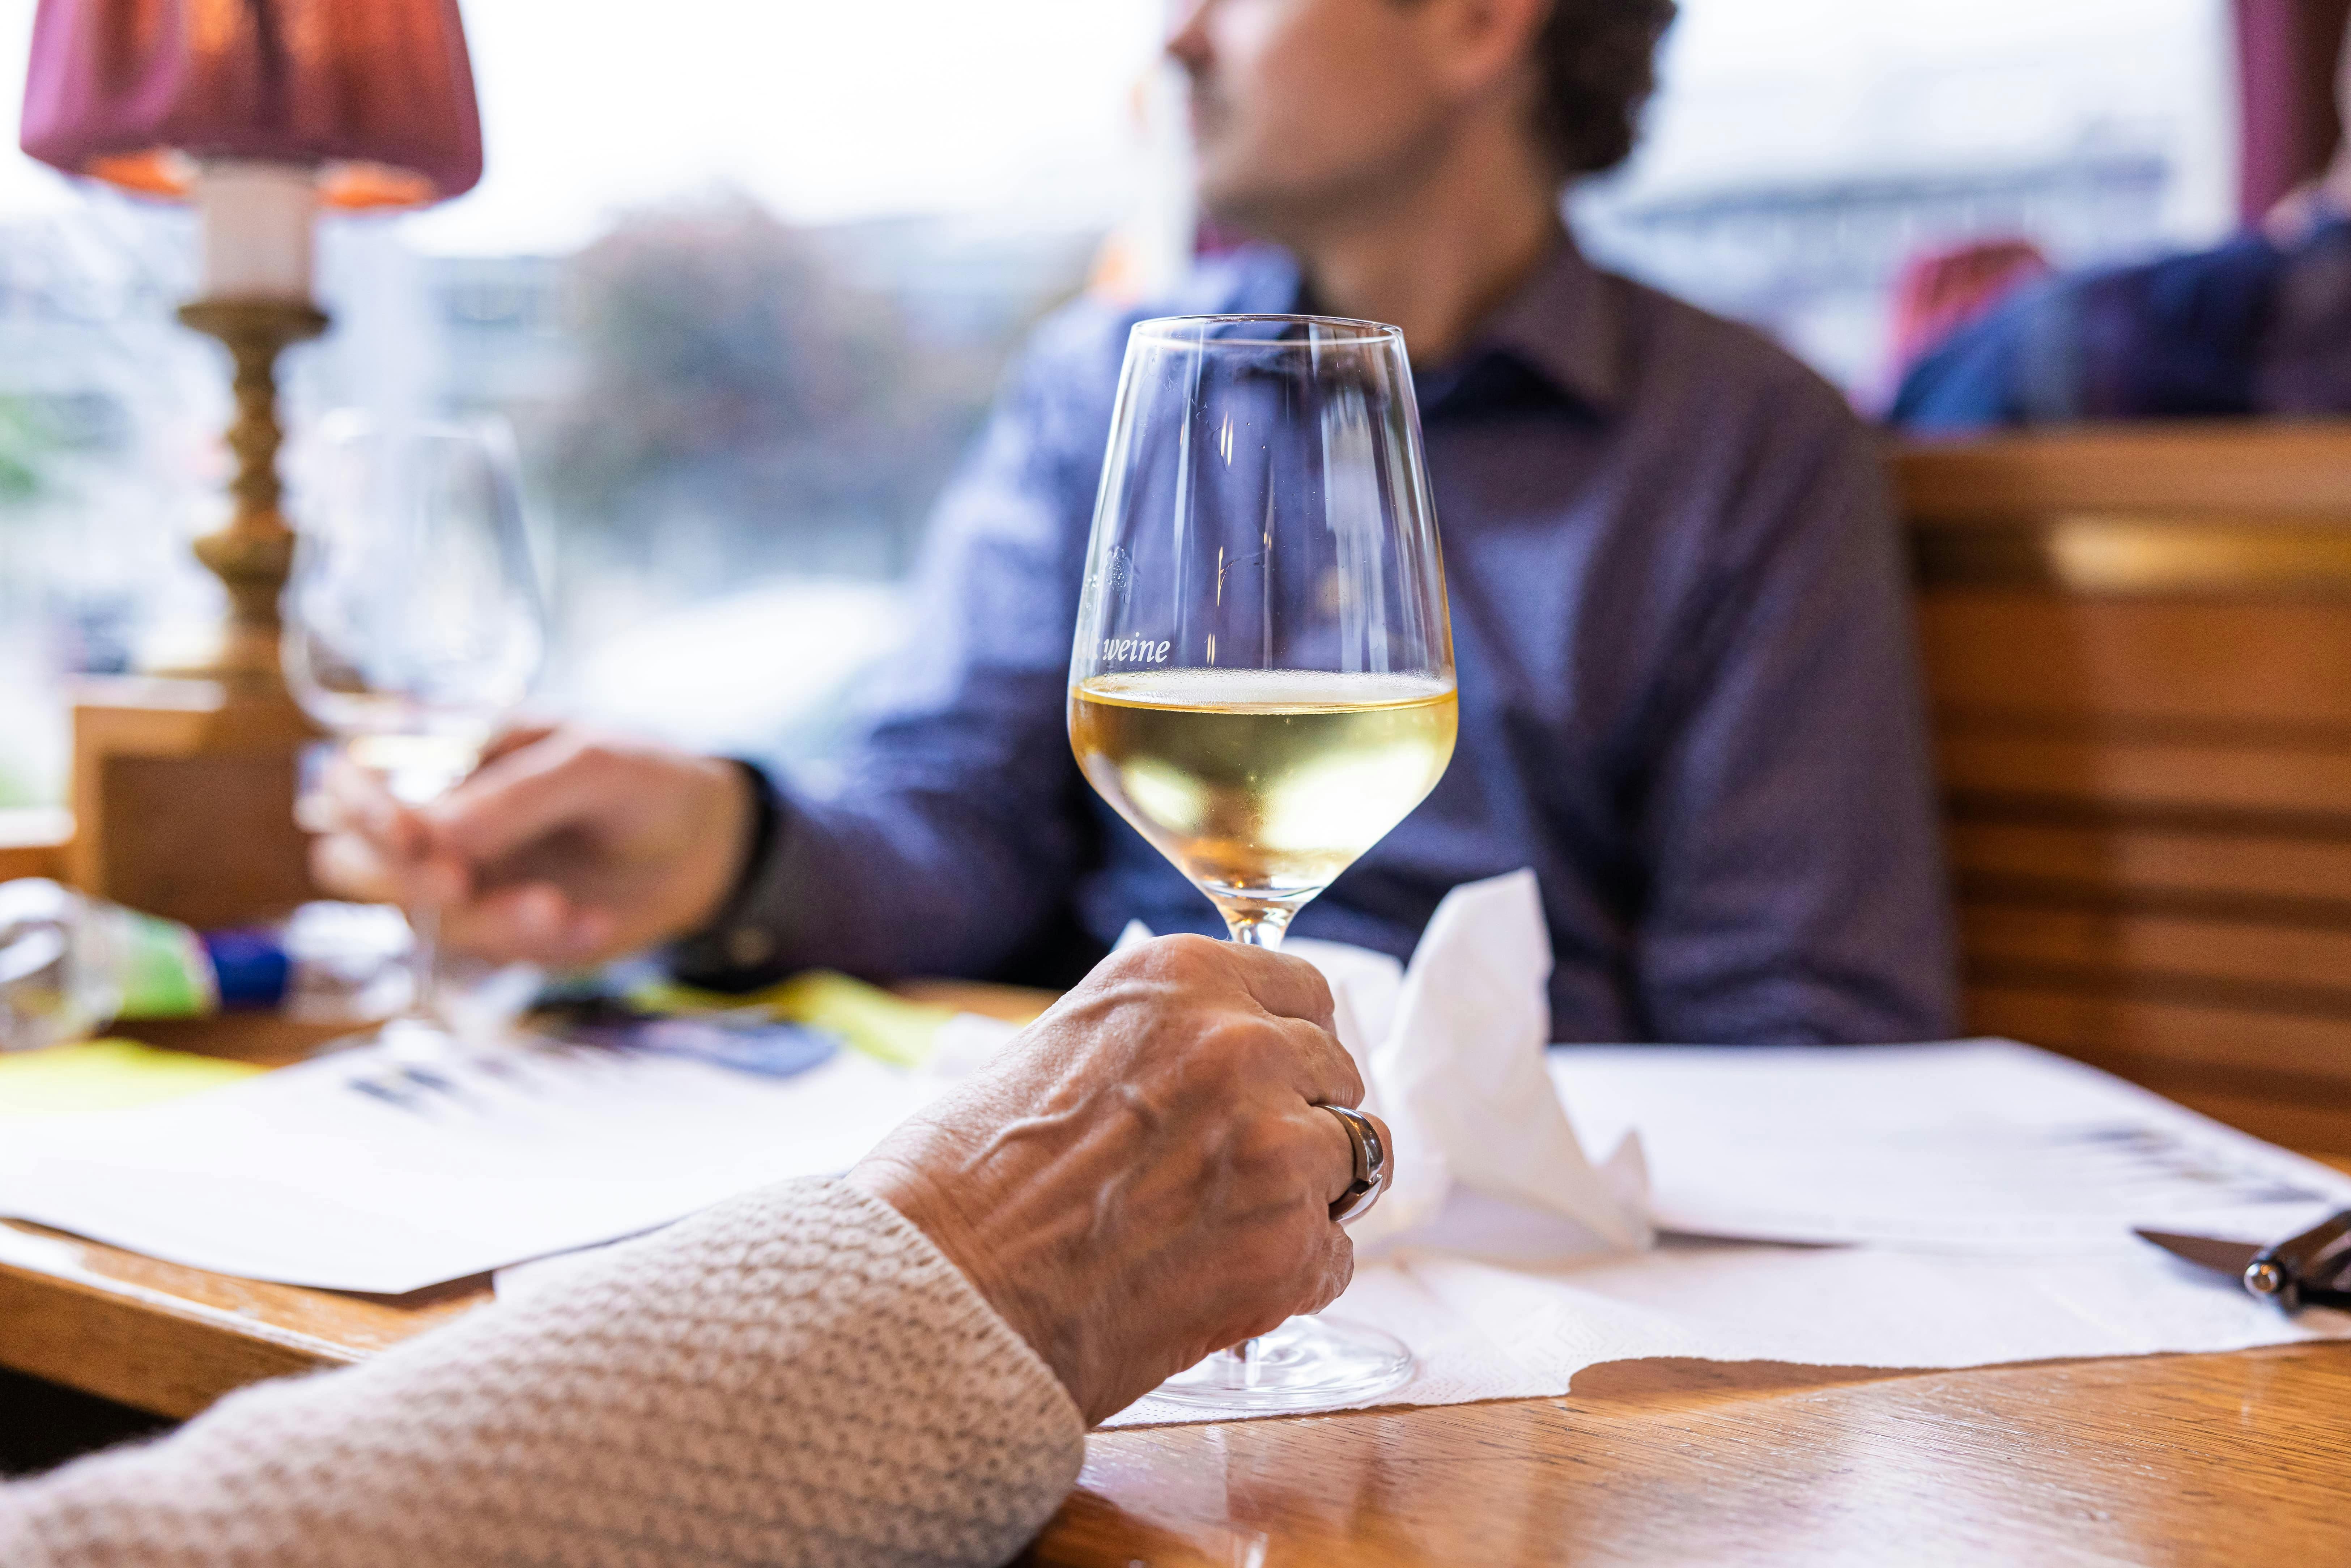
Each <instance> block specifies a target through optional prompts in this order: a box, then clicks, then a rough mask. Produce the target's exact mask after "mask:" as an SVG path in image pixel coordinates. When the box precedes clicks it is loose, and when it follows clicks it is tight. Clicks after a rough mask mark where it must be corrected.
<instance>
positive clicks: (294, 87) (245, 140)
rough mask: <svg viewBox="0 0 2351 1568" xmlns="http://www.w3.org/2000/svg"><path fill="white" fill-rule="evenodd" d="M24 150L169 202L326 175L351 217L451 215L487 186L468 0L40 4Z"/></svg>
mask: <svg viewBox="0 0 2351 1568" xmlns="http://www.w3.org/2000/svg"><path fill="white" fill-rule="evenodd" d="M23 141H24V147H25V151H26V152H28V153H30V154H31V155H32V156H34V157H36V158H38V159H39V160H41V162H44V163H49V164H54V165H55V166H56V167H57V168H59V169H63V170H65V171H66V172H68V173H74V174H88V175H91V176H93V177H95V178H98V179H100V180H105V181H107V182H109V183H112V184H116V185H120V186H123V187H125V188H126V189H129V190H133V191H140V192H144V193H148V194H151V195H158V196H183V195H185V194H186V193H188V190H189V187H190V183H191V180H192V177H193V172H194V170H193V165H194V163H195V162H196V161H198V160H202V159H211V158H223V159H245V160H255V161H263V162H281V163H301V164H309V165H315V166H318V167H319V171H320V183H319V200H321V201H323V202H326V203H327V204H330V205H334V206H341V207H385V206H418V205H423V204H426V203H429V202H438V201H445V200H447V199H448V198H449V197H451V196H455V195H457V194H459V193H462V192H465V191H467V190H470V189H472V188H473V186H474V184H475V183H476V182H477V181H479V180H480V179H481V177H482V124H481V116H480V112H479V110H477V109H476V107H475V101H474V72H473V66H472V62H471V61H470V60H469V59H468V58H467V57H466V54H465V28H464V26H463V25H462V24H461V23H460V22H459V20H458V17H457V4H456V0H40V9H39V10H38V12H37V13H36V14H35V16H34V18H33V48H32V64H31V68H30V70H29V71H28V72H27V73H26V84H25V119H24V132H23Z"/></svg>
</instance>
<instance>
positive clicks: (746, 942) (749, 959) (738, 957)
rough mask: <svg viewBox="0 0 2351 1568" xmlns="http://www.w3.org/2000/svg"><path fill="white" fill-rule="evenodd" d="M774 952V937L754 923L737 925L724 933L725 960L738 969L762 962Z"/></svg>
mask: <svg viewBox="0 0 2351 1568" xmlns="http://www.w3.org/2000/svg"><path fill="white" fill-rule="evenodd" d="M775 952H776V939H775V938H774V937H772V936H768V934H767V933H766V932H765V931H762V930H760V929H759V928H758V926H756V925H737V927H735V929H734V930H732V931H729V932H728V933H727V934H726V961H727V962H728V963H730V964H732V965H734V966H735V967H737V968H738V969H747V968H749V967H751V966H752V965H754V964H764V963H766V962H767V961H768V959H769V958H771V957H773V956H775Z"/></svg>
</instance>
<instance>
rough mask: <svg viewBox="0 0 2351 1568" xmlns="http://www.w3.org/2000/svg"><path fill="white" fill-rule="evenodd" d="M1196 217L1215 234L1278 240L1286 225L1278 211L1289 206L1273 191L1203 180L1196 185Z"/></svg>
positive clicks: (1281, 212) (1277, 241)
mask: <svg viewBox="0 0 2351 1568" xmlns="http://www.w3.org/2000/svg"><path fill="white" fill-rule="evenodd" d="M1196 193H1197V196H1198V199H1199V204H1200V216H1201V217H1202V218H1204V219H1206V220H1207V222H1208V224H1209V225H1212V226H1213V227H1214V228H1215V229H1216V230H1217V233H1218V234H1220V235H1230V236H1233V237H1235V238H1249V239H1264V240H1272V241H1275V242H1276V243H1280V241H1281V240H1282V238H1283V230H1284V229H1285V227H1286V226H1287V225H1284V224H1283V222H1282V214H1283V212H1284V210H1285V209H1286V207H1287V206H1288V205H1289V204H1288V203H1286V202H1285V201H1284V200H1283V199H1282V198H1281V196H1280V195H1279V194H1278V193H1274V192H1270V191H1263V190H1254V189H1247V188H1237V187H1236V186H1234V185H1231V184H1226V183H1219V182H1216V181H1213V180H1207V179H1203V180H1202V181H1201V182H1200V184H1199V186H1198V188H1197V192H1196Z"/></svg>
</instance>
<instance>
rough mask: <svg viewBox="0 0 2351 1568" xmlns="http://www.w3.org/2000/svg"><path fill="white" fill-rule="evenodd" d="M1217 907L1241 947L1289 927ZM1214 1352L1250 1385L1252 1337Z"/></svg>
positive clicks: (1263, 913) (1249, 911) (1276, 939)
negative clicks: (1230, 1362)
mask: <svg viewBox="0 0 2351 1568" xmlns="http://www.w3.org/2000/svg"><path fill="white" fill-rule="evenodd" d="M1218 908H1219V910H1220V912H1221V913H1222V914H1223V915H1224V917H1225V929H1226V931H1227V932H1228V933H1230V934H1231V936H1232V939H1233V940H1234V941H1236V942H1238V943H1239V944H1241V946H1245V947H1266V948H1274V949H1279V948H1280V946H1281V939H1282V937H1283V936H1285V935H1286V934H1287V933H1288V932H1289V930H1290V915H1291V914H1292V913H1294V912H1293V911H1291V910H1287V909H1267V908H1265V907H1263V906H1261V905H1260V906H1259V907H1256V908H1244V909H1234V908H1230V907H1227V906H1224V905H1219V906H1218ZM1216 1354H1218V1355H1221V1356H1226V1357H1229V1358H1230V1359H1231V1361H1232V1363H1233V1364H1234V1365H1235V1366H1236V1367H1238V1368H1240V1369H1242V1370H1243V1372H1244V1373H1245V1374H1246V1377H1245V1381H1246V1382H1247V1383H1249V1385H1255V1384H1256V1382H1257V1378H1256V1376H1255V1373H1256V1369H1257V1362H1258V1354H1259V1349H1258V1342H1257V1341H1256V1340H1254V1339H1245V1340H1243V1341H1241V1343H1238V1344H1237V1345H1235V1346H1233V1348H1232V1349H1230V1350H1220V1351H1217V1353H1216Z"/></svg>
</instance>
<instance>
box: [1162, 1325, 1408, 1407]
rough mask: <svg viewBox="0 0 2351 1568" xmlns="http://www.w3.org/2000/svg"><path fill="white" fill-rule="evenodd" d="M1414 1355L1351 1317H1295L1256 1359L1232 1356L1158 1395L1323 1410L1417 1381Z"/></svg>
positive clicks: (1199, 1368) (1176, 1379) (1262, 1340)
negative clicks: (1336, 1318) (1351, 1319)
mask: <svg viewBox="0 0 2351 1568" xmlns="http://www.w3.org/2000/svg"><path fill="white" fill-rule="evenodd" d="M1412 1374H1413V1360H1412V1352H1410V1351H1408V1350H1406V1349H1405V1346H1404V1342H1403V1341H1402V1340H1399V1339H1397V1338H1396V1337H1395V1335H1393V1334H1386V1333H1381V1332H1380V1331H1379V1330H1377V1329H1374V1328H1366V1327H1364V1325H1363V1324H1361V1323H1351V1322H1345V1321H1344V1320H1341V1321H1338V1322H1333V1321H1332V1320H1331V1319H1329V1318H1292V1319H1290V1321H1289V1322H1286V1323H1284V1324H1282V1325H1281V1326H1280V1328H1278V1329H1276V1330H1274V1331H1273V1332H1272V1333H1269V1334H1263V1335H1260V1336H1259V1338H1258V1340H1257V1341H1256V1345H1255V1351H1254V1354H1248V1355H1244V1354H1240V1353H1238V1352H1234V1351H1225V1352H1220V1353H1218V1354H1215V1355H1212V1356H1209V1357H1208V1358H1207V1360H1205V1361H1202V1362H1200V1363H1199V1364H1197V1365H1195V1366H1192V1367H1189V1368H1187V1369H1186V1370H1185V1371H1182V1372H1179V1373H1177V1374H1176V1375H1175V1376H1173V1377H1171V1378H1169V1379H1168V1380H1167V1381H1166V1382H1165V1383H1163V1384H1161V1385H1159V1386H1158V1387H1157V1388H1156V1389H1155V1390H1154V1391H1153V1394H1154V1396H1155V1397H1156V1398H1160V1399H1165V1400H1168V1401H1170V1402H1171V1403H1173V1404H1176V1405H1191V1406H1216V1407H1220V1408H1235V1407H1238V1408H1241V1409H1248V1410H1323V1409H1328V1408H1330V1407H1331V1406H1334V1405H1353V1404H1360V1403H1362V1402H1364V1401H1365V1400H1370V1399H1376V1398H1378V1397H1379V1396H1381V1395H1383V1394H1388V1393H1393V1392H1394V1391H1395V1390H1396V1389H1398V1388H1401V1387H1403V1386H1404V1385H1405V1384H1406V1383H1407V1382H1409V1381H1411V1379H1412Z"/></svg>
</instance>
